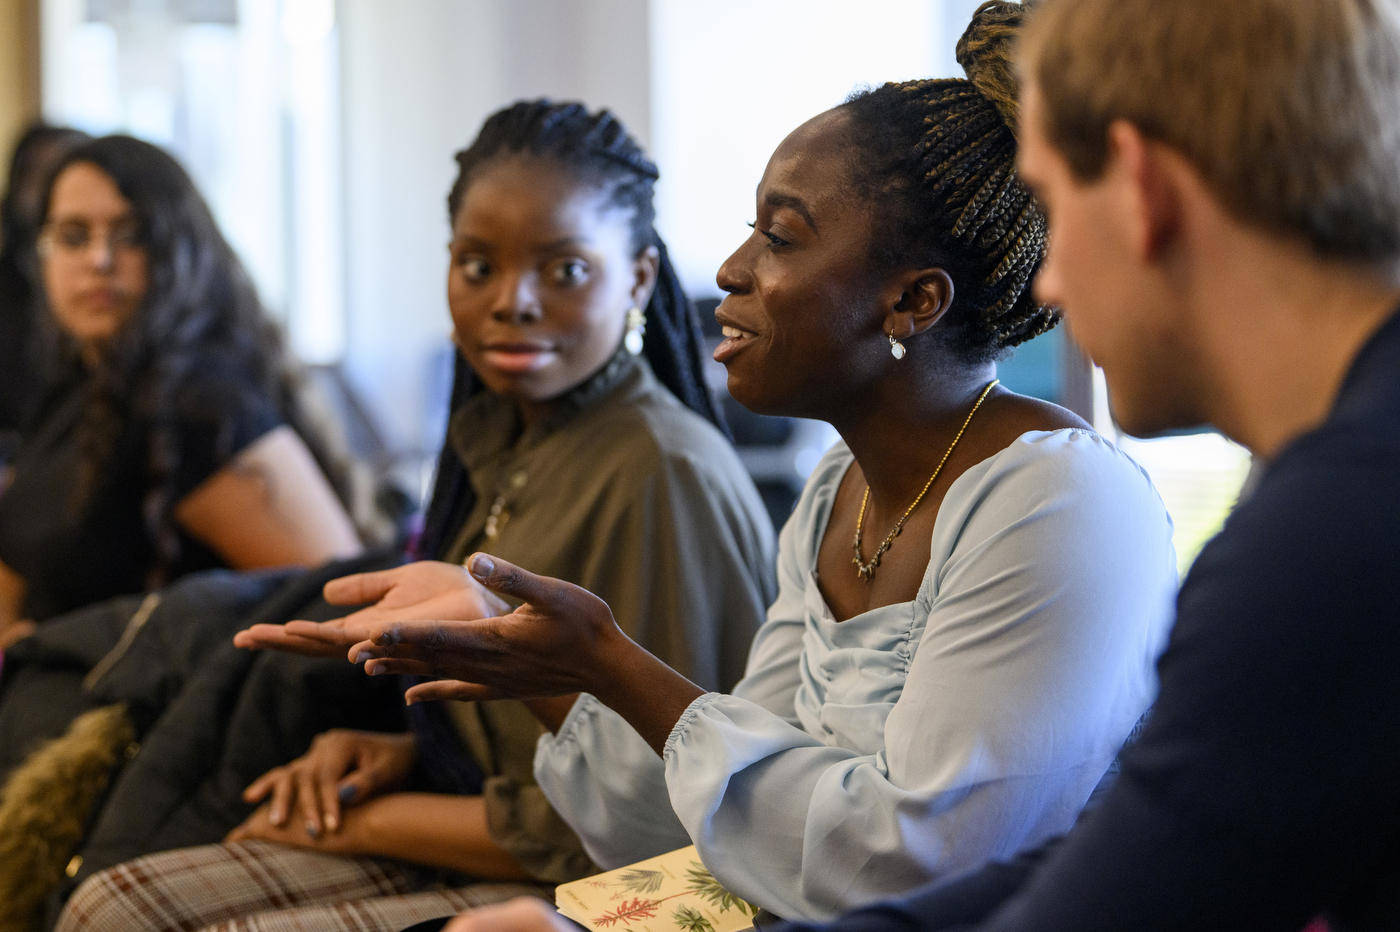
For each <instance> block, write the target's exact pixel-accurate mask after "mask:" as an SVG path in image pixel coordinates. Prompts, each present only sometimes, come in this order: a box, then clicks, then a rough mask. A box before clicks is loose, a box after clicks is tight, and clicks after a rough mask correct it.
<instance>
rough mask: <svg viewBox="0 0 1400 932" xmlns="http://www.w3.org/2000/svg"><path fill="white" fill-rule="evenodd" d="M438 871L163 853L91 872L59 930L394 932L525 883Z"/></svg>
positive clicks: (524, 887)
mask: <svg viewBox="0 0 1400 932" xmlns="http://www.w3.org/2000/svg"><path fill="white" fill-rule="evenodd" d="M442 878H443V873H442V872H441V871H434V870H431V869H428V868H421V867H416V866H414V865H411V864H404V863H401V862H398V861H390V860H385V859H381V858H350V857H341V856H337V855H331V854H323V853H321V852H316V851H304V850H302V849H299V848H290V847H287V846H285V845H278V844H272V843H269V842H260V841H251V842H243V843H240V844H233V845H206V846H204V847H201V848H185V849H182V850H177V851H164V852H161V853H160V854H153V855H149V856H147V857H143V858H137V859H136V860H134V861H128V862H127V863H125V864H121V865H118V866H117V867H114V868H112V869H110V870H107V871H103V872H102V873H100V874H95V875H93V876H92V877H89V878H88V879H87V880H86V881H84V882H83V884H82V885H81V886H79V887H78V889H77V890H76V891H74V893H73V896H72V897H71V898H70V899H69V900H68V905H67V906H66V907H65V908H64V910H63V915H62V916H61V917H60V918H59V921H58V926H57V927H56V932H80V930H82V932H128V930H136V929H140V930H143V932H177V930H178V932H215V930H217V932H235V930H236V932H313V930H314V932H399V930H401V929H403V928H405V927H407V926H410V925H413V924H414V923H416V922H421V921H422V920H424V919H433V918H435V917H438V916H446V915H450V914H452V913H457V912H461V911H462V910H464V909H470V908H472V907H475V906H483V905H485V904H487V903H496V902H499V901H501V900H507V899H510V898H511V897H514V896H528V895H533V896H541V897H545V898H550V897H552V895H553V893H552V891H553V888H552V887H550V886H547V885H543V884H528V883H474V884H471V885H469V886H448V885H446V884H444V883H443V880H442Z"/></svg>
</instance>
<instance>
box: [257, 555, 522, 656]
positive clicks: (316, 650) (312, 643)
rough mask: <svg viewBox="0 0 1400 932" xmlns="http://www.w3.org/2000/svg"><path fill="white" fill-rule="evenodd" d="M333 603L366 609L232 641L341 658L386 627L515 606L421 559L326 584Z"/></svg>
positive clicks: (459, 573)
mask: <svg viewBox="0 0 1400 932" xmlns="http://www.w3.org/2000/svg"><path fill="white" fill-rule="evenodd" d="M323 595H324V596H325V599H326V601H327V602H330V603H331V604H332V605H365V604H366V603H372V604H370V605H368V607H367V608H362V609H360V610H359V611H357V612H354V613H352V614H349V615H346V616H345V617H344V618H337V619H335V620H333V621H324V622H313V621H293V622H289V623H288V624H285V625H253V626H252V627H251V628H248V629H247V630H246V631H240V632H238V634H236V635H234V638H233V643H234V644H236V645H237V646H239V647H243V648H248V649H251V650H264V649H265V650H279V651H283V652H286V653H291V654H302V655H304V656H308V657H339V656H341V655H342V654H344V653H345V650H346V648H348V647H349V646H350V645H352V644H355V643H357V642H359V641H363V640H366V639H367V638H369V637H370V636H371V633H372V632H375V631H378V630H379V629H380V628H381V627H382V626H383V625H385V624H388V623H391V622H396V621H411V620H416V619H421V618H442V619H452V620H458V621H465V620H470V619H476V618H485V617H489V616H492V615H503V614H505V613H507V612H509V611H510V606H509V605H507V604H506V603H505V602H503V601H501V600H500V599H499V598H497V597H496V596H494V595H492V594H491V593H490V592H488V591H487V590H486V589H485V588H483V587H482V586H481V584H480V583H478V582H477V581H476V580H474V579H472V577H471V574H469V573H468V572H467V571H466V570H465V569H463V568H462V567H460V566H457V565H456V564H453V563H442V562H438V561H436V560H420V561H418V562H416V563H408V564H405V565H404V566H399V567H395V568H394V569H391V570H380V571H379V572H374V573H356V574H355V575H353V576H343V577H341V578H340V579H333V580H331V581H330V582H328V583H326V587H325V590H324V592H323Z"/></svg>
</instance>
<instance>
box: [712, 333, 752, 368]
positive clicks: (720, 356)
mask: <svg viewBox="0 0 1400 932" xmlns="http://www.w3.org/2000/svg"><path fill="white" fill-rule="evenodd" d="M720 333H722V334H724V339H723V340H722V341H720V344H719V346H716V347H715V354H714V356H715V361H716V362H721V363H725V362H728V361H729V360H730V359H732V358H733V357H734V354H735V353H738V352H739V351H740V350H742V349H743V348H744V347H745V346H746V345H748V343H750V342H751V341H752V340H753V337H754V335H753V334H752V333H750V332H749V331H747V330H740V329H739V328H738V327H731V326H729V325H728V324H722V325H721V326H720Z"/></svg>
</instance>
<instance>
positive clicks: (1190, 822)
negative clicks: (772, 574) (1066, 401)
mask: <svg viewBox="0 0 1400 932" xmlns="http://www.w3.org/2000/svg"><path fill="white" fill-rule="evenodd" d="M1035 19H1036V22H1035V23H1034V24H1033V26H1032V27H1031V30H1030V32H1029V33H1028V35H1027V37H1026V40H1025V42H1024V46H1023V48H1022V50H1021V62H1022V71H1021V79H1022V91H1023V104H1024V109H1023V117H1022V127H1021V131H1020V140H1021V154H1020V170H1021V174H1022V176H1023V177H1024V178H1025V180H1026V181H1027V182H1029V183H1030V184H1031V186H1032V187H1033V188H1034V189H1035V190H1036V191H1037V193H1038V195H1039V196H1040V198H1041V200H1042V202H1043V204H1044V206H1045V207H1046V209H1047V210H1048V213H1049V217H1050V236H1051V248H1050V256H1049V258H1048V260H1047V263H1046V265H1045V267H1044V269H1043V270H1042V272H1041V274H1040V279H1039V282H1038V288H1039V291H1040V295H1041V297H1042V298H1043V299H1044V300H1046V301H1049V302H1053V303H1057V304H1059V305H1061V306H1062V307H1063V308H1064V311H1065V314H1066V315H1067V317H1068V320H1069V322H1070V325H1071V327H1072V328H1073V331H1074V333H1075V335H1076V336H1077V337H1078V339H1079V341H1080V343H1081V344H1082V345H1083V347H1084V348H1085V350H1087V351H1088V353H1089V354H1090V355H1091V356H1092V357H1093V358H1094V360H1095V361H1096V362H1097V363H1098V364H1099V365H1101V366H1102V367H1103V369H1104V373H1105V375H1106V377H1107V380H1108V385H1109V390H1110V396H1111V401H1112V407H1113V412H1114V415H1115V417H1116V418H1117V420H1118V422H1119V423H1120V424H1121V425H1122V426H1123V427H1124V428H1125V429H1126V430H1128V431H1129V432H1132V433H1141V434H1150V433H1153V432H1157V431H1162V430H1166V429H1170V428H1183V427H1191V426H1196V425H1202V424H1209V425H1212V426H1214V427H1216V428H1218V429H1219V430H1221V431H1222V432H1224V433H1225V434H1226V435H1227V436H1229V437H1231V438H1233V439H1235V440H1236V441H1238V442H1240V443H1242V444H1244V445H1245V446H1247V447H1248V448H1249V449H1250V450H1251V451H1252V452H1253V453H1254V455H1255V457H1256V458H1257V460H1258V461H1260V462H1262V463H1264V464H1265V466H1266V470H1265V473H1264V476H1263V479H1262V481H1261V483H1260V485H1259V486H1258V489H1257V491H1256V492H1255V493H1254V495H1253V497H1252V498H1251V499H1250V500H1249V501H1248V502H1246V503H1245V504H1243V505H1242V506H1240V508H1239V509H1237V511H1236V512H1235V514H1234V515H1233V516H1232V517H1231V519H1230V521H1229V522H1228V523H1227V525H1226V528H1225V530H1224V531H1223V532H1222V533H1221V534H1220V535H1219V536H1218V537H1217V538H1216V539H1215V540H1214V541H1213V542H1211V543H1210V544H1209V545H1208V546H1207V547H1206V548H1205V550H1204V551H1203V552H1202V553H1201V555H1200V557H1199V558H1198V560H1197V561H1196V564H1195V566H1194V567H1193V569H1192V572H1191V574H1190V576H1189V577H1188V578H1187V580H1186V582H1185V584H1184V585H1183V587H1182V590H1181V594H1180V598H1179V601H1178V612H1177V621H1176V626H1175V629H1174V631H1173V634H1172V638H1171V641H1170V644H1169V645H1168V647H1167V649H1166V651H1165V653H1164V654H1163V655H1162V657H1161V660H1160V663H1159V675H1160V682H1161V691H1160V695H1159V698H1158V701H1157V703H1156V707H1155V711H1154V713H1153V715H1152V718H1151V719H1150V720H1149V722H1148V723H1147V726H1146V728H1145V729H1144V731H1143V733H1142V735H1141V737H1140V738H1139V740H1138V741H1137V743H1136V744H1135V745H1133V746H1132V747H1131V748H1129V749H1128V750H1127V751H1125V752H1124V754H1123V756H1122V772H1121V775H1120V777H1119V780H1118V782H1117V784H1116V786H1114V787H1113V789H1112V790H1111V791H1110V792H1109V793H1108V794H1107V797H1106V798H1105V799H1104V801H1103V803H1102V804H1101V805H1100V806H1098V807H1097V808H1096V809H1094V810H1092V811H1090V812H1089V813H1088V814H1087V815H1086V816H1084V817H1083V818H1082V819H1081V820H1080V822H1079V824H1078V825H1077V826H1076V827H1075V829H1074V830H1073V831H1072V832H1071V833H1070V834H1069V835H1068V836H1066V837H1065V838H1064V839H1062V840H1061V841H1060V842H1058V843H1056V844H1054V845H1052V846H1050V847H1049V848H1047V849H1042V850H1040V851H1037V852H1032V853H1028V854H1026V855H1024V856H1023V857H1022V858H1021V859H1020V860H1019V861H1017V862H1014V863H1012V864H1004V865H993V866H991V867H989V868H987V869H984V870H983V871H981V872H978V873H975V874H973V875H970V876H968V877H965V878H963V879H961V880H959V881H954V882H952V883H951V884H945V885H943V886H942V887H935V888H931V889H926V890H924V891H921V892H920V893H917V894H915V895H913V896H911V897H909V898H906V899H904V900H901V901H898V902H894V903H890V904H886V905H884V906H879V907H872V908H869V909H865V910H861V911H859V912H856V913H853V914H851V915H849V916H847V917H845V918H844V919H842V920H839V921H837V922H836V923H834V924H832V925H830V926H827V927H824V928H825V929H826V930H827V932H905V930H908V932H913V930H920V932H924V930H932V929H947V928H977V929H985V930H997V932H1013V930H1014V932H1032V930H1034V932H1070V930H1073V932H1092V930H1132V932H1148V930H1156V929H1161V930H1171V932H1188V930H1189V932H1207V930H1217V929H1219V930H1226V929H1228V930H1244V929H1248V930H1259V932H1269V930H1277V932H1299V930H1302V929H1303V928H1304V927H1310V928H1327V927H1330V928H1331V929H1332V930H1334V932H1353V930H1356V932H1369V930H1380V929H1386V930H1394V929H1397V928H1400V316H1397V307H1400V3H1397V2H1396V0H1223V2H1222V0H1170V2H1162V0H1046V2H1045V3H1043V4H1042V5H1041V7H1040V9H1039V11H1038V13H1037V16H1036V18H1035ZM557 922H558V920H556V919H553V918H551V917H549V916H548V915H547V913H546V912H545V911H544V910H543V908H542V904H541V905H537V906H532V905H530V904H529V903H526V902H518V903H514V904H510V905H508V906H506V907H502V908H499V909H497V910H494V911H491V912H483V913H477V914H474V915H471V916H464V917H460V918H459V919H458V920H457V921H456V923H455V924H454V925H453V926H452V928H453V929H454V930H459V929H460V930H470V932H497V930H504V929H527V928H542V927H546V926H548V925H550V924H557ZM789 928H790V929H791V930H792V932H797V930H799V929H800V928H801V927H789Z"/></svg>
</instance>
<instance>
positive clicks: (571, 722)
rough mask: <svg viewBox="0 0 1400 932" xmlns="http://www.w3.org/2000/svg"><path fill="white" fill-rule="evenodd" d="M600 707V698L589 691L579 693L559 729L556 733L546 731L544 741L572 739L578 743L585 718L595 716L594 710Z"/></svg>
mask: <svg viewBox="0 0 1400 932" xmlns="http://www.w3.org/2000/svg"><path fill="white" fill-rule="evenodd" d="M597 707H598V700H597V699H595V698H593V696H592V695H590V694H589V693H579V694H578V698H577V699H575V700H574V704H573V705H572V706H570V707H569V714H568V715H565V716H564V721H562V722H560V724H559V730H558V731H557V732H555V733H554V734H552V735H551V734H550V733H549V732H548V731H546V732H545V733H544V735H543V736H542V738H541V740H543V741H550V742H555V741H572V742H574V743H575V744H577V743H578V730H579V729H580V728H583V727H584V724H583V722H584V720H585V719H587V718H591V717H592V716H593V710H594V709H596V708H597Z"/></svg>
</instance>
